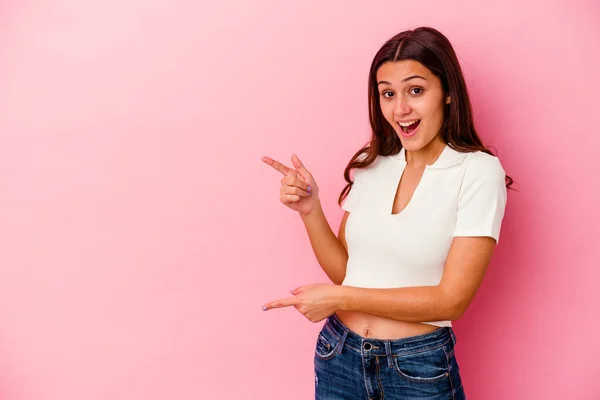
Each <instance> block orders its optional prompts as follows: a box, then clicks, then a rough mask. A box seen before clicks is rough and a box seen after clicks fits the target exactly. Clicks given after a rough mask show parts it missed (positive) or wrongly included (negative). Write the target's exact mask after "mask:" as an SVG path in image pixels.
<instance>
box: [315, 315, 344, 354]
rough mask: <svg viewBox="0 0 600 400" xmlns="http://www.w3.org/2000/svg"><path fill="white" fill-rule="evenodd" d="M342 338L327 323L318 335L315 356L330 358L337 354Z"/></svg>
mask: <svg viewBox="0 0 600 400" xmlns="http://www.w3.org/2000/svg"><path fill="white" fill-rule="evenodd" d="M339 342H340V339H339V338H338V337H337V336H336V335H335V334H334V333H333V332H332V331H331V329H330V328H329V327H328V326H327V324H325V326H323V329H321V332H319V335H318V336H317V344H316V349H315V356H316V357H317V358H319V359H321V360H330V359H332V358H333V357H335V356H336V354H337V346H338V343H339Z"/></svg>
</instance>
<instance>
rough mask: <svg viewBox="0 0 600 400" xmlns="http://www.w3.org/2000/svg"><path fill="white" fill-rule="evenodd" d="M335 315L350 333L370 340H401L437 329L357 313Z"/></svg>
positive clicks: (345, 312)
mask: <svg viewBox="0 0 600 400" xmlns="http://www.w3.org/2000/svg"><path fill="white" fill-rule="evenodd" d="M336 315H337V316H338V317H339V319H340V320H341V321H342V322H343V323H344V325H346V326H347V327H348V328H349V329H350V330H351V331H353V332H354V333H356V334H358V335H360V336H362V337H365V338H372V339H388V340H393V339H402V338H407V337H410V336H416V335H422V334H425V333H428V332H432V331H434V330H436V329H439V326H437V325H430V324H423V323H418V322H404V321H397V320H393V319H389V318H383V317H378V316H376V315H370V314H364V313H361V312H357V311H337V312H336Z"/></svg>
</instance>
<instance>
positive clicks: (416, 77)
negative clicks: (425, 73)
mask: <svg viewBox="0 0 600 400" xmlns="http://www.w3.org/2000/svg"><path fill="white" fill-rule="evenodd" d="M411 79H425V78H423V77H422V76H421V75H411V76H409V77H408V78H404V79H402V83H404V82H408V81H410V80H411ZM425 80H427V79H425ZM382 84H383V85H391V82H388V81H379V82H378V83H377V85H382Z"/></svg>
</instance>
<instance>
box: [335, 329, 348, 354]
mask: <svg viewBox="0 0 600 400" xmlns="http://www.w3.org/2000/svg"><path fill="white" fill-rule="evenodd" d="M346 336H348V330H346V329H344V333H343V334H342V338H341V339H340V342H339V343H338V345H337V350H336V351H337V353H338V354H342V349H343V348H344V344H345V343H346Z"/></svg>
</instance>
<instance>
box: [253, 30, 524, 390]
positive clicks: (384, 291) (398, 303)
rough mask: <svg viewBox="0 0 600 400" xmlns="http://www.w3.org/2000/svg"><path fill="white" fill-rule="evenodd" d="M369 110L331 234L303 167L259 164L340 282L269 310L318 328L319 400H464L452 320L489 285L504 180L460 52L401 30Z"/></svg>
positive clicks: (378, 72) (377, 62)
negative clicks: (296, 314) (478, 125)
mask: <svg viewBox="0 0 600 400" xmlns="http://www.w3.org/2000/svg"><path fill="white" fill-rule="evenodd" d="M369 111H370V122H371V128H372V131H373V135H372V138H371V140H370V142H369V143H368V144H367V145H366V146H365V147H364V148H362V149H361V150H359V151H358V152H357V153H356V154H355V155H354V156H353V157H352V159H351V161H350V162H349V164H348V166H347V167H346V170H345V173H344V176H345V178H346V181H348V185H347V186H346V187H345V188H344V190H343V191H342V193H341V194H340V198H339V203H340V204H341V203H342V201H343V205H342V208H343V209H344V210H345V213H344V216H343V218H342V222H341V224H340V228H339V232H338V236H337V237H336V236H335V234H334V233H333V232H332V230H331V228H330V226H329V224H328V222H327V220H326V219H325V216H324V214H323V210H322V208H321V205H320V202H319V198H318V193H319V189H318V186H317V184H316V182H315V179H314V178H313V176H312V175H311V174H310V173H309V171H308V170H307V169H306V168H305V167H304V166H303V165H302V164H301V162H300V160H299V159H298V157H296V156H293V157H292V163H293V165H294V168H289V167H286V166H284V165H282V164H281V163H279V162H277V161H275V160H272V159H270V158H268V157H264V158H263V161H264V162H265V163H267V164H269V165H271V166H272V167H274V168H275V169H277V170H278V171H280V172H281V173H282V174H283V175H284V178H283V179H282V181H281V183H282V187H281V196H280V199H281V202H283V203H284V204H285V205H286V206H288V207H290V208H291V209H293V210H296V211H298V212H299V213H300V215H301V217H302V220H303V221H304V224H305V226H306V230H307V232H308V235H309V238H310V241H311V244H312V247H313V249H314V252H315V255H316V257H317V260H318V261H319V264H320V265H321V266H322V268H323V270H324V271H325V273H326V274H327V275H328V276H329V278H330V279H331V281H332V282H333V283H334V284H333V285H330V284H314V285H308V286H303V287H299V288H297V289H294V290H292V296H291V297H288V298H285V299H281V300H278V301H274V302H271V303H268V304H266V305H265V306H264V307H263V309H264V310H269V309H272V308H279V307H287V306H294V307H295V308H296V309H297V310H298V311H300V312H301V313H302V314H303V315H304V316H305V317H307V318H308V319H309V320H310V321H313V322H317V321H321V320H323V319H326V321H325V324H324V325H323V328H322V329H321V332H320V333H319V336H318V338H317V343H316V352H315V390H316V399H320V400H329V399H363V400H369V399H420V398H427V399H429V400H434V399H435V400H437V399H439V400H441V399H465V398H466V397H465V393H464V390H463V387H462V383H461V378H460V373H459V368H458V363H457V361H456V356H455V353H454V346H455V343H456V337H455V335H454V332H453V330H452V321H454V320H456V319H458V318H460V316H461V315H463V313H464V312H465V310H466V309H467V306H468V305H469V303H470V302H471V300H472V299H473V297H474V295H475V293H476V291H477V289H478V287H479V285H480V283H481V281H482V279H483V277H484V274H485V271H486V268H487V266H488V263H489V262H490V259H491V257H492V253H493V251H494V248H495V247H496V244H497V242H498V238H499V234H500V227H501V223H502V219H503V217H504V209H505V205H506V198H507V188H508V187H509V186H510V185H511V183H512V179H511V178H510V177H508V176H506V174H505V171H504V169H503V167H502V165H501V163H500V161H499V160H498V158H496V157H495V156H494V155H493V154H492V153H491V152H490V151H489V150H488V149H486V147H485V146H484V145H483V144H482V142H481V140H480V138H479V137H478V135H477V132H476V131H475V127H474V124H473V119H472V115H471V103H470V101H469V96H468V93H467V88H466V85H465V81H464V78H463V75H462V71H461V68H460V65H459V63H458V60H457V58H456V54H455V52H454V50H453V48H452V45H451V44H450V42H449V41H448V39H447V38H446V37H445V36H444V35H442V34H441V33H440V32H438V31H437V30H435V29H432V28H428V27H422V28H418V29H415V30H410V31H405V32H402V33H400V34H398V35H396V36H394V37H393V38H391V39H390V40H389V41H388V42H386V43H385V44H384V45H383V47H382V48H381V49H380V50H379V51H378V52H377V54H376V55H375V58H374V60H373V62H372V65H371V70H370V75H369ZM351 170H353V171H354V181H351V180H350V171H351ZM348 192H349V193H348ZM346 196H347V197H346Z"/></svg>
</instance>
